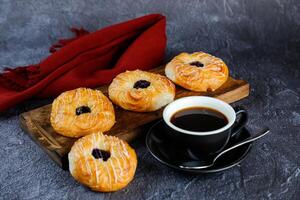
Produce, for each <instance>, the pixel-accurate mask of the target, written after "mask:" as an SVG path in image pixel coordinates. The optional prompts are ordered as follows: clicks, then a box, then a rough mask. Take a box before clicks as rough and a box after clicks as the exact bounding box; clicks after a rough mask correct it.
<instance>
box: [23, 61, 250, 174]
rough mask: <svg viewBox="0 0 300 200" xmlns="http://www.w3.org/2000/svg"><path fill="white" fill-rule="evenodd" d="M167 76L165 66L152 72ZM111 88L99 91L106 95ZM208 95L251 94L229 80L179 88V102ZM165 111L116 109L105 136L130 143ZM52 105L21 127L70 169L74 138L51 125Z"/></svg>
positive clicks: (243, 85) (29, 114)
mask: <svg viewBox="0 0 300 200" xmlns="http://www.w3.org/2000/svg"><path fill="white" fill-rule="evenodd" d="M151 71H153V72H156V73H160V74H164V67H159V68H156V69H153V70H151ZM107 88H108V86H102V87H100V88H98V89H99V90H101V91H102V92H103V93H104V94H107ZM197 95H206V96H212V97H216V98H218V99H222V100H224V101H226V102H228V103H232V102H235V101H238V100H240V99H242V98H245V97H247V96H248V95H249V84H248V83H247V82H246V81H243V80H235V79H233V78H231V77H230V78H229V79H228V80H227V82H226V83H224V85H222V87H220V88H219V89H218V90H216V91H214V92H192V91H188V90H185V89H183V88H181V87H176V97H175V98H176V99H177V98H180V97H185V96H197ZM162 110H163V109H160V110H158V111H155V112H148V113H137V112H131V111H126V110H123V109H121V108H119V107H116V106H115V114H116V124H115V125H114V126H113V127H112V129H111V130H110V131H108V132H106V134H109V135H114V136H117V137H119V138H121V139H124V140H126V141H128V142H130V141H132V140H133V139H134V138H136V137H137V136H139V135H141V134H143V133H146V132H147V128H145V126H146V125H147V124H149V123H150V122H152V121H154V120H156V119H159V118H161V116H162ZM50 112H51V104H49V105H46V106H43V107H40V108H36V109H34V110H31V111H29V112H25V113H22V114H21V115H20V123H21V127H22V128H23V130H24V131H25V132H27V133H28V135H29V136H30V137H31V138H32V140H33V141H35V142H36V143H37V144H38V145H39V146H40V147H41V148H42V149H43V150H44V151H45V152H46V153H47V154H48V155H49V156H50V157H51V158H52V159H53V160H54V161H55V162H56V163H57V164H58V165H59V166H60V167H61V168H62V169H65V170H67V169H68V160H67V154H68V152H69V151H70V149H71V147H72V145H73V143H74V142H75V141H76V139H74V138H68V137H65V136H62V135H59V134H57V133H56V132H55V131H54V130H53V128H52V126H51V124H50Z"/></svg>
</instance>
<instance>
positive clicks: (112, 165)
mask: <svg viewBox="0 0 300 200" xmlns="http://www.w3.org/2000/svg"><path fill="white" fill-rule="evenodd" d="M68 156H69V170H70V172H71V174H72V176H73V177H74V178H75V179H76V180H77V181H79V182H80V183H82V184H84V185H86V186H88V187H90V188H91V189H92V190H94V191H101V192H111V191H116V190H120V189H122V188H124V187H125V186H126V185H128V183H129V182H130V181H131V180H132V179H133V177H134V174H135V169H136V166H137V157H136V154H135V151H134V150H133V149H132V148H131V147H130V146H129V145H128V144H127V143H126V142H124V141H123V140H121V139H118V138H117V137H113V136H107V135H103V134H102V133H100V132H98V133H92V134H90V135H87V136H84V137H82V138H80V139H79V140H77V141H76V142H75V144H74V145H73V147H72V149H71V151H70V153H69V155H68Z"/></svg>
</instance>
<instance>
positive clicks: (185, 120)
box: [171, 107, 228, 132]
mask: <svg viewBox="0 0 300 200" xmlns="http://www.w3.org/2000/svg"><path fill="white" fill-rule="evenodd" d="M171 123H172V124H174V125H175V126H177V127H178V128H181V129H185V130H188V131H199V132H205V131H213V130H217V129H219V128H222V127H224V126H226V124H227V123H228V120H227V118H226V116H225V115H223V114H222V113H220V112H219V111H217V110H214V109H211V108H206V107H190V108H185V109H182V110H179V111H177V112H176V113H175V114H173V116H172V117H171Z"/></svg>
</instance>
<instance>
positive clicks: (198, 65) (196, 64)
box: [190, 61, 204, 67]
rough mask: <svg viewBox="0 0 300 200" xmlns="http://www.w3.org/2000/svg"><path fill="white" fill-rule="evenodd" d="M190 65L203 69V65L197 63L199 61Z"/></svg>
mask: <svg viewBox="0 0 300 200" xmlns="http://www.w3.org/2000/svg"><path fill="white" fill-rule="evenodd" d="M190 65H193V66H196V67H203V66H204V65H203V64H202V63H201V62H199V61H195V62H191V63H190Z"/></svg>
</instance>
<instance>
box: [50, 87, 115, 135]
mask: <svg viewBox="0 0 300 200" xmlns="http://www.w3.org/2000/svg"><path fill="white" fill-rule="evenodd" d="M50 121H51V125H52V127H53V128H54V130H55V131H56V132H57V133H59V134H61V135H64V136H67V137H76V138H77V137H81V136H84V135H87V134H90V133H93V132H97V131H101V132H105V131H108V130H109V129H110V128H111V127H112V126H113V125H114V123H115V113H114V108H113V105H112V103H111V102H110V100H109V99H108V98H107V97H106V96H104V94H103V93H102V92H101V91H99V90H92V89H88V88H78V89H75V90H70V91H67V92H64V93H62V94H61V95H59V96H58V97H57V98H56V99H55V100H54V102H53V104H52V110H51V117H50Z"/></svg>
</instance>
